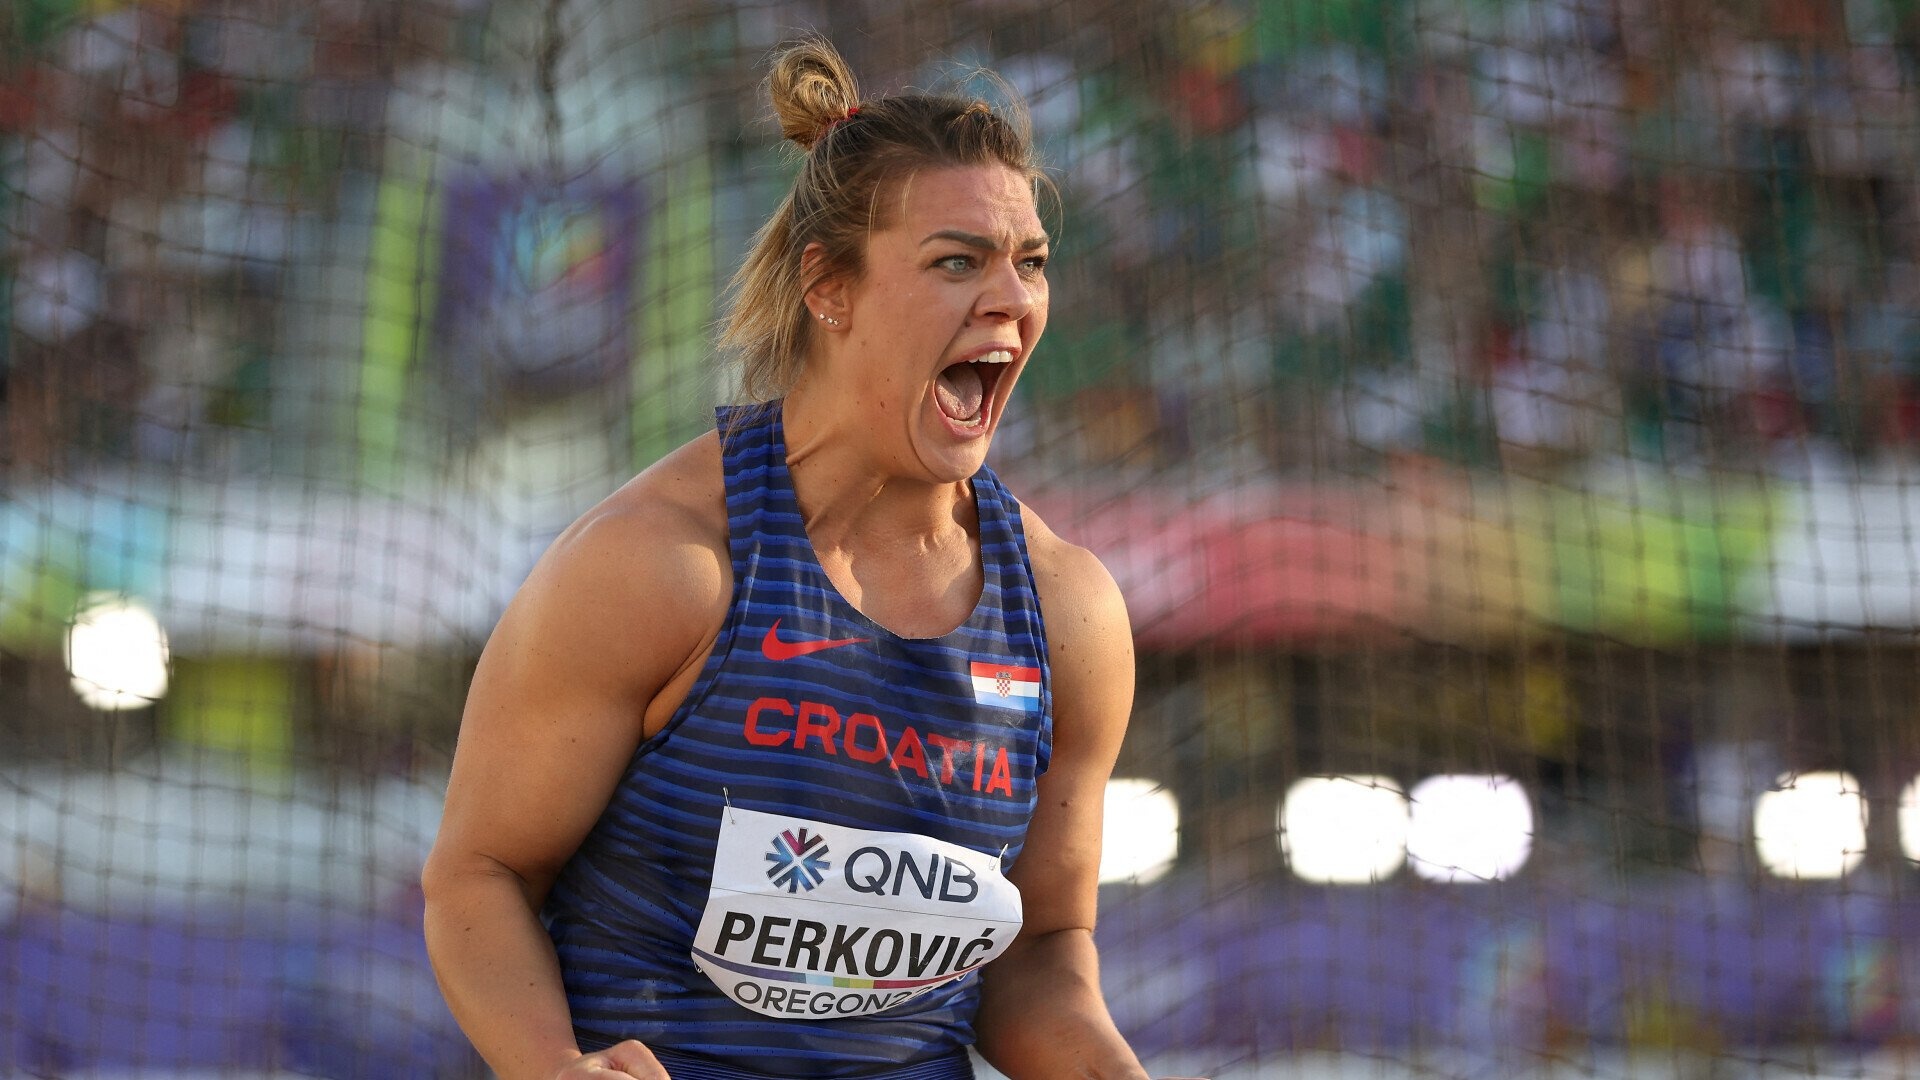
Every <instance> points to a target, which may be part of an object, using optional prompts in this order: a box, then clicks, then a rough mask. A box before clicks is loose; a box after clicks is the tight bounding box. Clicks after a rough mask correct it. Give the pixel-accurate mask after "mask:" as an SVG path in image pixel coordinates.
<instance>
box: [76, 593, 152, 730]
mask: <svg viewBox="0 0 1920 1080" xmlns="http://www.w3.org/2000/svg"><path fill="white" fill-rule="evenodd" d="M167 657H168V652H167V634H166V631H164V630H162V629H160V623H159V620H157V619H155V618H154V617H153V613H152V612H150V611H148V610H147V609H146V608H144V607H142V606H141V605H140V604H139V603H138V602H136V601H133V600H128V599H125V598H124V597H120V596H116V595H115V594H113V593H94V594H93V595H92V596H89V597H88V598H87V600H86V602H85V603H84V604H82V605H81V609H80V613H79V614H78V615H76V616H75V617H74V620H73V627H72V628H71V629H69V630H68V631H67V672H68V673H69V674H70V675H72V676H73V692H74V693H76V694H79V695H80V700H82V701H84V702H86V703H87V705H88V706H90V707H92V708H95V709H105V710H119V709H139V708H144V707H145V706H148V705H151V704H153V703H154V702H156V701H158V700H160V699H161V698H163V697H165V696H166V693H167Z"/></svg>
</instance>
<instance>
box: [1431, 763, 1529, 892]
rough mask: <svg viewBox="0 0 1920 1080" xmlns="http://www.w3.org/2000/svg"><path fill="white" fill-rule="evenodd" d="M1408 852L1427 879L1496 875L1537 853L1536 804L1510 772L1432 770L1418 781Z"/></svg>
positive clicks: (1480, 878) (1512, 871) (1477, 878)
mask: <svg viewBox="0 0 1920 1080" xmlns="http://www.w3.org/2000/svg"><path fill="white" fill-rule="evenodd" d="M1409 798H1410V799H1411V801H1412V803H1413V813H1412V818H1411V821H1410V822H1409V824H1408V828H1407V858H1408V859H1409V860H1411V861H1412V863H1413V872H1414V873H1416V874H1419V875H1420V876H1421V877H1423V878H1426V879H1427V880H1429V881H1498V880H1500V879H1502V878H1507V877H1512V876H1513V875H1514V874H1515V873H1517V872H1519V870H1520V868H1521V867H1522V866H1525V865H1526V864H1527V856H1529V855H1531V854H1532V853H1533V804H1532V803H1531V802H1529V801H1528V799H1527V789H1526V788H1524V787H1522V786H1521V785H1520V783H1519V781H1516V780H1514V779H1513V778H1512V777H1509V776H1484V775H1458V776H1430V777H1428V778H1427V779H1425V780H1422V781H1420V783H1418V784H1416V785H1415V786H1414V789H1413V791H1412V792H1411V793H1410V795H1409Z"/></svg>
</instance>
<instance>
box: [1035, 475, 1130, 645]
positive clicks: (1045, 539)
mask: <svg viewBox="0 0 1920 1080" xmlns="http://www.w3.org/2000/svg"><path fill="white" fill-rule="evenodd" d="M1020 516H1021V520H1022V522H1023V524H1024V525H1025V527H1026V535H1027V557H1028V559H1030V560H1031V561H1032V563H1033V576H1034V587H1035V588H1036V589H1038V590H1039V593H1040V609H1041V615H1042V616H1043V617H1044V618H1045V619H1046V622H1047V639H1048V642H1049V644H1051V645H1052V646H1053V647H1054V649H1055V651H1056V653H1057V652H1058V650H1059V648H1060V647H1061V646H1062V645H1065V646H1068V647H1074V646H1081V645H1086V646H1093V647H1099V646H1107V647H1111V646H1113V645H1116V644H1118V642H1117V641H1116V640H1115V639H1116V638H1119V639H1124V641H1125V649H1126V652H1127V655H1128V659H1129V661H1130V660H1131V657H1132V631H1131V629H1130V628H1129V626H1128V622H1127V607H1126V601H1125V600H1124V599H1123V598H1122V597H1121V595H1120V586H1119V585H1118V584H1117V583H1115V581H1114V580H1113V575H1112V574H1111V573H1109V572H1108V571H1107V568H1106V565H1105V564H1104V563H1102V562H1101V561H1100V558H1099V556H1097V555H1095V554H1094V553H1093V552H1091V551H1088V550H1087V549H1086V548H1083V547H1081V546H1080V545H1078V544H1075V543H1072V542H1070V541H1068V540H1066V539H1064V538H1062V537H1061V536H1060V534H1058V533H1056V532H1054V531H1053V529H1052V528H1051V527H1050V526H1049V525H1048V524H1047V523H1046V522H1045V521H1043V520H1041V518H1040V515H1038V514H1036V513H1034V512H1033V510H1032V508H1031V507H1028V506H1027V505H1026V504H1025V503H1022V504H1021V506H1020ZM1057 659H1058V658H1057V657H1056V661H1057Z"/></svg>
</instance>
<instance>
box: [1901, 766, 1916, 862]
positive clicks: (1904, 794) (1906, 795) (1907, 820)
mask: <svg viewBox="0 0 1920 1080" xmlns="http://www.w3.org/2000/svg"><path fill="white" fill-rule="evenodd" d="M1900 852H1901V854H1903V855H1905V856H1906V857H1907V859H1908V861H1910V862H1920V776H1916V777H1914V778H1913V779H1912V780H1911V781H1909V782H1908V784H1907V786H1906V787H1904V788H1901V789H1900Z"/></svg>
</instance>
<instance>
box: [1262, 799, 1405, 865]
mask: <svg viewBox="0 0 1920 1080" xmlns="http://www.w3.org/2000/svg"><path fill="white" fill-rule="evenodd" d="M1275 831H1276V832H1277V833H1278V834H1279V844H1280V852H1281V854H1282V855H1283V856H1285V858H1286V860H1287V865H1288V866H1289V867H1291V868H1292V869H1293V872H1294V874H1295V875H1297V876H1298V877H1300V878H1303V879H1304V880H1307V881H1311V882H1315V883H1316V884H1321V885H1367V884H1371V883H1373V882H1376V881H1385V880H1386V879H1387V878H1390V877H1392V876H1393V875H1394V874H1396V873H1398V872H1399V870H1400V867H1401V866H1403V865H1405V863H1406V861H1407V797H1406V795H1405V794H1403V793H1402V792H1401V790H1400V785H1399V784H1396V783H1394V782H1393V781H1392V780H1389V779H1387V778H1386V777H1384V776H1308V777H1302V778H1301V779H1299V780H1296V781H1294V782H1293V786H1291V787H1289V788H1288V789H1287V793H1286V795H1285V796H1284V797H1283V798H1282V799H1281V800H1280V808H1279V812H1278V814H1277V820H1276V822H1275Z"/></svg>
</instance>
